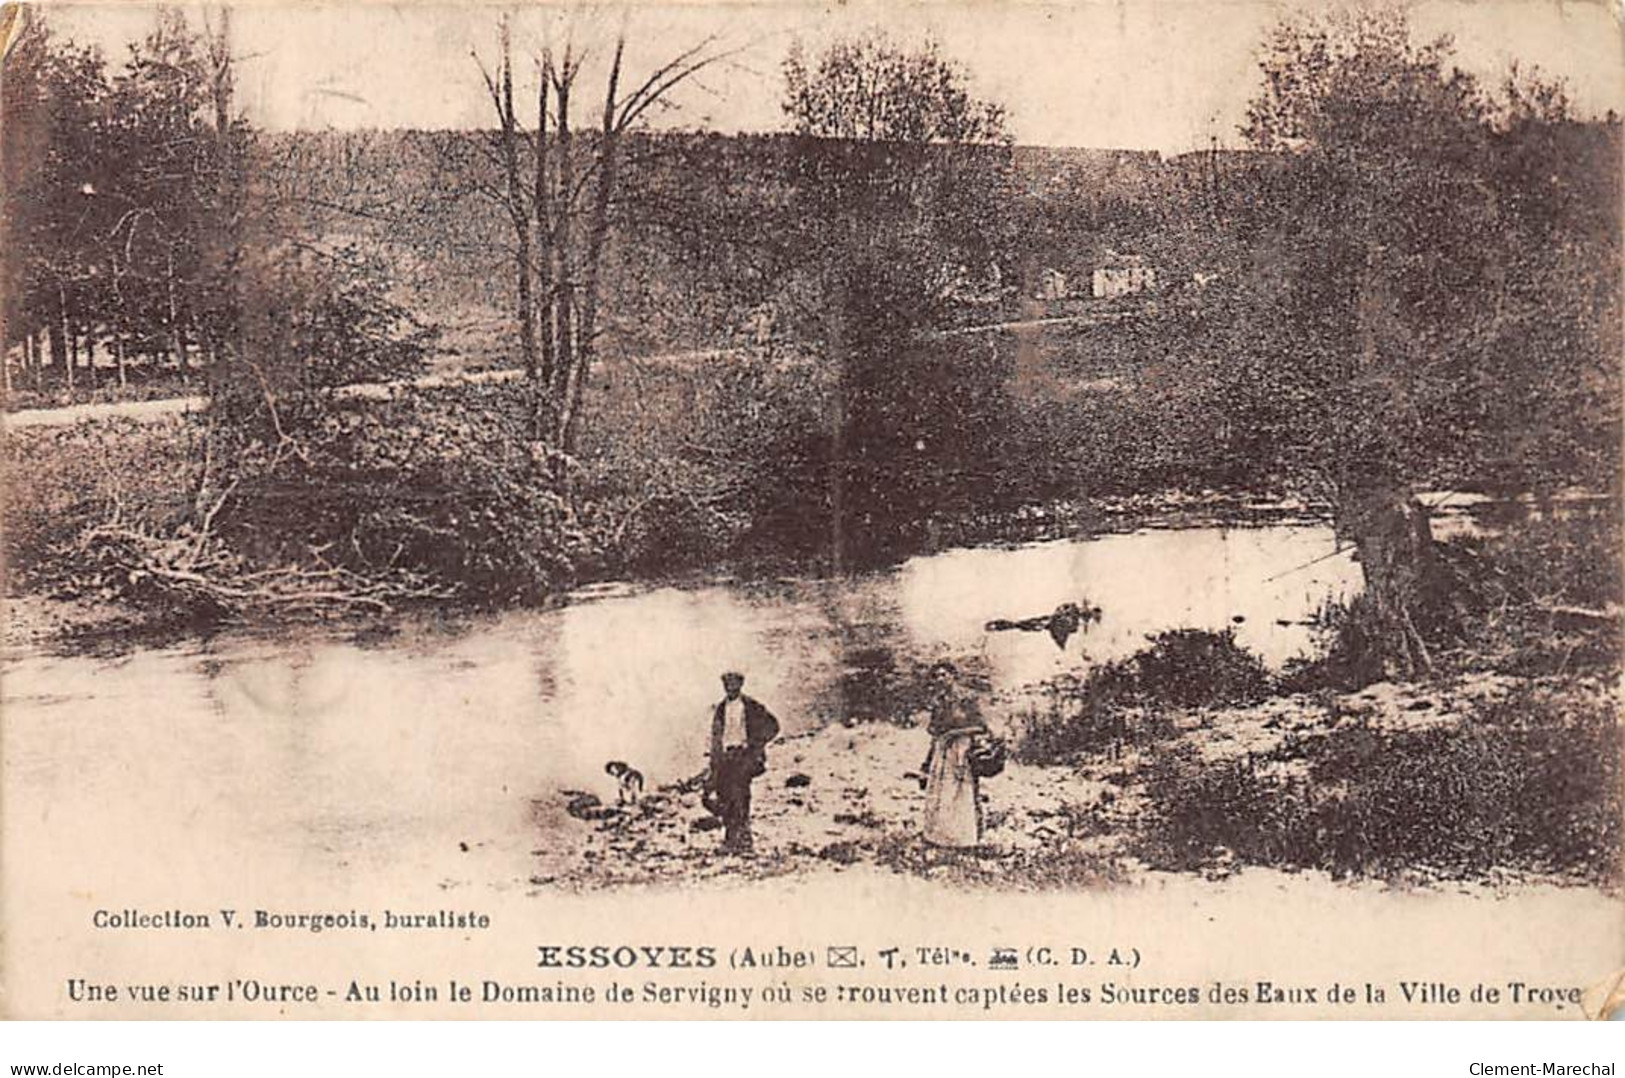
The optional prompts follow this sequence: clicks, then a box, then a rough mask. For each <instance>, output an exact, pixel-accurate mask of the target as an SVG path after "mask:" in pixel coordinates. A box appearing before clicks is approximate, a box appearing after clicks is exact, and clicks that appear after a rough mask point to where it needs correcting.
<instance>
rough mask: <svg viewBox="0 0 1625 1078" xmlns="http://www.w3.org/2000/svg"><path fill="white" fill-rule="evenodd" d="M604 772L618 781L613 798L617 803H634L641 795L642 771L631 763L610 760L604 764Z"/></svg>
mask: <svg viewBox="0 0 1625 1078" xmlns="http://www.w3.org/2000/svg"><path fill="white" fill-rule="evenodd" d="M604 774H606V775H609V776H610V777H611V778H613V779H615V780H616V781H617V782H619V783H620V787H619V789H618V790H617V791H616V798H615V799H616V802H617V803H618V804H622V805H635V804H637V803H638V798H640V797H642V796H643V772H641V771H639V770H638V769H637V768H635V767H633V766H632V765H631V764H628V763H626V762H625V761H623V760H611V761H610V762H609V763H607V764H605V765H604Z"/></svg>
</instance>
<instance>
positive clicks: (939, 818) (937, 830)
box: [921, 662, 987, 848]
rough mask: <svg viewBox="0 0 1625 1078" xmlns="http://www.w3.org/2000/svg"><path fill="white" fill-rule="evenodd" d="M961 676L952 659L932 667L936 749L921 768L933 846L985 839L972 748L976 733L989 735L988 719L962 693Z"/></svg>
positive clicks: (961, 844) (928, 833) (966, 844)
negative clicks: (959, 682) (972, 768)
mask: <svg viewBox="0 0 1625 1078" xmlns="http://www.w3.org/2000/svg"><path fill="white" fill-rule="evenodd" d="M957 674H958V671H957V670H956V669H955V668H954V666H953V664H952V663H948V662H939V663H937V664H936V665H935V666H933V667H932V668H931V679H932V682H933V687H934V688H935V689H936V696H937V699H936V702H935V703H934V704H933V705H932V707H931V726H930V733H931V751H930V754H929V755H927V756H926V758H925V766H924V767H923V768H922V769H921V772H922V774H923V775H924V776H925V778H924V782H925V827H924V833H925V840H926V841H927V842H929V843H931V844H932V845H933V846H947V847H954V848H968V847H973V846H977V845H979V844H980V843H981V841H982V806H981V803H980V801H979V799H978V791H977V782H976V775H975V774H974V773H973V772H972V771H971V767H970V751H971V746H972V745H973V744H974V743H975V741H976V737H977V735H978V734H985V733H987V723H986V722H984V721H983V720H982V716H981V713H980V712H978V711H977V709H976V704H975V702H974V701H972V700H970V699H968V698H965V697H962V696H961V694H960V693H959V691H958V686H957V685H956V684H955V682H956V678H957Z"/></svg>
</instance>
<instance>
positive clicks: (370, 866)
mask: <svg viewBox="0 0 1625 1078" xmlns="http://www.w3.org/2000/svg"><path fill="white" fill-rule="evenodd" d="M1332 550H1333V537H1332V534H1331V531H1330V529H1329V528H1323V527H1312V526H1276V527H1264V528H1233V529H1217V528H1214V529H1183V530H1161V531H1144V532H1138V533H1134V534H1127V535H1111V536H1105V537H1102V538H1098V539H1091V540H1068V541H1058V542H1049V543H1041V544H1034V545H1029V546H1024V547H1019V548H1015V549H965V550H951V551H947V552H944V553H940V554H934V555H930V556H924V557H918V558H915V559H913V560H911V561H909V562H906V563H905V564H903V565H902V566H900V567H898V568H897V569H894V570H891V571H887V572H882V573H875V574H868V575H863V576H859V577H855V578H850V579H845V580H839V581H836V580H786V581H781V582H776V583H768V584H751V585H736V584H714V585H709V586H703V587H695V588H659V589H653V590H642V589H635V588H615V587H605V588H598V589H592V590H590V591H588V592H584V593H582V594H581V595H579V596H578V597H577V598H576V601H574V602H572V603H571V604H570V605H568V606H566V607H563V608H561V609H558V610H552V611H545V612H518V613H513V614H509V615H505V616H502V617H500V618H495V619H469V620H466V621H461V622H459V623H457V624H455V625H453V626H451V627H447V626H445V625H441V624H433V623H429V622H422V623H409V624H408V625H406V626H405V627H404V628H403V630H402V632H401V633H399V634H398V635H396V636H393V637H391V638H389V639H388V640H386V641H384V642H382V643H376V642H375V643H368V644H361V643H356V642H353V641H351V640H348V639H335V638H333V637H331V636H323V635H316V634H305V635H297V636H293V635H290V636H286V637H277V638H267V637H265V636H253V635H225V636H219V637H216V638H213V639H211V640H208V641H200V642H192V643H188V644H184V645H180V646H173V647H163V648H154V649H151V650H143V651H137V652H135V653H132V654H129V655H125V656H121V657H117V658H105V657H59V656H52V655H46V654H40V653H32V652H25V653H21V654H14V655H11V656H8V657H7V659H6V661H5V663H4V667H3V670H4V681H3V686H0V688H3V707H4V715H5V722H4V727H3V749H4V753H3V756H0V765H3V767H4V768H5V771H6V781H5V782H4V784H3V788H4V790H5V794H6V803H5V804H4V806H0V807H3V809H4V824H3V826H4V827H5V829H6V831H7V832H8V838H10V837H11V836H12V835H26V837H27V839H28V840H29V846H30V848H35V847H34V846H33V843H35V842H39V843H44V844H45V848H47V849H52V850H56V851H60V856H61V858H62V863H61V864H59V865H56V866H54V867H55V869H57V870H59V871H60V873H61V876H62V878H63V879H64V880H67V879H74V880H79V881H83V880H85V879H86V878H87V872H88V873H89V878H96V877H102V878H106V879H107V880H110V881H111V880H119V879H131V878H144V877H141V876H134V877H132V876H131V875H130V873H131V872H137V873H141V872H152V871H154V870H161V871H160V875H168V876H171V877H174V876H179V877H181V878H189V879H193V880H195V882H198V883H200V884H201V883H205V882H207V881H209V880H216V879H218V880H222V881H227V880H229V881H231V882H233V883H237V884H241V883H244V882H250V881H251V880H252V877H254V876H255V875H260V876H265V877H268V878H269V877H276V876H278V875H279V874H297V875H298V876H300V877H302V878H306V879H309V878H310V877H311V876H316V877H319V878H322V879H324V880H326V881H327V886H329V887H337V888H339V889H340V891H342V887H343V881H344V880H345V879H347V878H352V877H353V878H357V879H362V878H364V879H366V880H367V881H368V886H367V890H368V891H369V892H370V891H371V890H372V889H373V888H374V887H375V886H376V885H377V882H378V880H379V879H380V878H393V877H395V876H396V874H399V878H400V879H401V880H403V881H405V880H416V881H419V882H420V883H421V881H423V880H425V879H431V880H437V881H441V882H442V886H445V887H454V886H459V885H461V884H463V883H466V882H468V881H470V880H482V881H489V880H492V879H496V880H499V881H501V880H505V881H508V883H509V884H513V885H518V884H520V883H521V882H522V880H523V878H524V867H525V854H526V852H527V851H528V850H529V849H530V848H531V847H532V846H534V844H535V843H536V842H537V841H539V839H538V837H537V836H536V834H535V829H534V827H533V825H532V823H531V818H530V808H529V802H530V799H531V798H532V797H537V796H542V795H546V794H548V793H550V792H552V791H553V790H556V789H557V788H558V787H560V786H580V787H584V788H588V789H594V790H597V791H599V792H600V793H608V792H609V791H608V787H607V784H608V781H609V780H608V779H606V778H605V776H604V775H603V771H602V768H603V764H604V761H606V760H609V759H624V760H629V761H632V762H633V763H634V764H635V765H636V766H638V767H640V768H641V769H643V771H644V772H645V773H646V774H647V775H648V776H649V779H650V781H651V782H656V783H658V782H661V781H667V780H670V779H673V778H677V777H681V776H683V775H688V774H692V773H694V772H695V771H696V770H698V768H699V766H700V763H701V759H702V756H703V753H704V751H705V742H706V737H707V733H708V729H709V711H708V706H709V704H710V702H712V701H713V700H714V698H715V697H716V696H717V694H718V686H717V674H718V673H719V672H720V671H721V670H723V669H725V668H729V667H738V668H740V669H742V670H744V671H745V672H746V673H747V674H748V677H749V682H748V684H747V686H746V691H748V692H750V693H752V694H753V695H756V696H758V697H759V698H760V699H762V700H763V701H765V702H767V703H768V704H769V705H770V706H771V707H773V708H774V710H775V711H776V712H777V713H778V714H779V715H780V716H781V718H783V719H784V720H785V722H786V725H787V726H788V727H790V728H791V729H805V728H808V727H810V726H813V725H816V724H818V723H820V722H824V721H828V720H830V719H832V718H839V717H840V715H839V712H840V710H841V707H842V704H841V701H842V699H843V698H844V697H843V696H842V694H841V692H840V691H839V686H840V684H841V681H842V679H843V677H847V676H849V675H850V671H851V668H852V665H853V662H854V656H856V655H863V656H867V657H868V658H867V659H866V660H865V661H872V660H873V656H875V655H877V654H878V655H882V656H885V657H887V658H888V659H890V660H894V661H895V662H896V663H897V664H898V665H899V666H904V665H907V664H908V663H909V662H915V661H922V662H923V661H929V660H931V659H934V658H937V657H941V656H947V657H954V658H959V659H968V660H975V661H977V662H978V664H979V665H980V666H982V667H983V668H984V669H986V670H987V671H988V673H989V676H990V678H991V680H992V681H993V683H994V685H995V687H997V688H1009V687H1017V686H1020V685H1022V684H1024V683H1031V682H1035V681H1039V680H1042V679H1045V678H1048V677H1052V676H1054V675H1056V674H1058V673H1063V672H1069V671H1070V672H1081V671H1083V670H1084V669H1086V668H1087V667H1088V665H1089V664H1090V663H1093V662H1099V661H1101V660H1105V659H1111V658H1116V657H1120V656H1123V655H1127V654H1130V653H1132V652H1133V651H1135V650H1137V649H1138V648H1139V647H1141V646H1142V645H1143V643H1144V638H1145V635H1146V634H1148V633H1153V632H1157V631H1160V630H1163V629H1169V628H1177V627H1199V628H1208V629H1222V628H1225V627H1227V626H1233V627H1234V628H1235V629H1236V635H1237V638H1238V640H1239V642H1240V643H1241V644H1243V645H1244V646H1246V647H1248V648H1251V649H1252V650H1254V651H1255V652H1257V653H1258V654H1260V655H1262V656H1263V657H1264V658H1265V660H1266V661H1267V662H1269V663H1271V664H1273V665H1277V666H1279V665H1280V664H1281V663H1283V662H1285V661H1286V660H1287V659H1288V658H1290V657H1292V656H1294V655H1298V654H1304V653H1306V652H1308V651H1309V649H1310V648H1311V647H1312V645H1313V641H1312V639H1311V636H1310V633H1309V630H1307V629H1306V628H1304V627H1303V626H1302V625H1300V624H1286V625H1283V624H1279V622H1283V621H1284V622H1292V623H1296V622H1299V621H1301V620H1302V619H1303V618H1304V617H1305V616H1306V615H1307V614H1309V613H1310V612H1311V611H1313V610H1314V609H1315V608H1316V607H1318V606H1319V605H1320V604H1321V603H1322V602H1324V601H1325V600H1326V599H1328V598H1337V597H1345V596H1347V595H1348V594H1350V593H1351V592H1352V591H1353V590H1354V589H1355V588H1357V587H1358V581H1359V567H1358V565H1356V564H1354V563H1353V562H1352V561H1351V559H1350V558H1349V556H1348V555H1347V554H1338V555H1335V556H1332V557H1328V558H1324V560H1320V561H1318V562H1317V561H1315V559H1317V558H1322V557H1323V556H1324V555H1327V554H1329V553H1330V552H1331V551H1332ZM1310 562H1314V564H1307V563H1310ZM1068 600H1070V601H1085V600H1086V601H1088V602H1090V603H1093V604H1095V605H1096V606H1099V607H1100V608H1101V610H1102V611H1103V616H1102V620H1101V621H1100V623H1099V624H1097V625H1094V626H1092V627H1091V628H1090V630H1089V631H1088V632H1087V633H1084V634H1082V635H1080V636H1077V637H1074V638H1073V639H1072V640H1071V641H1070V643H1069V644H1068V646H1067V648H1066V649H1065V650H1064V651H1063V650H1059V649H1057V648H1056V646H1055V645H1054V643H1053V642H1051V640H1050V639H1049V637H1048V636H1047V635H1046V634H1044V633H1041V632H1034V633H1023V632H998V633H989V632H987V631H985V629H984V626H985V624H986V623H987V622H988V621H989V620H990V619H993V618H1005V619H1010V620H1016V619H1020V618H1025V617H1032V616H1035V615H1041V614H1044V613H1047V612H1048V611H1050V610H1053V609H1054V608H1055V606H1056V605H1057V604H1059V603H1061V602H1063V601H1068ZM1237 617H1240V618H1242V619H1243V620H1242V621H1240V622H1235V621H1234V620H1233V619H1235V618H1237ZM177 835H181V836H186V841H184V842H179V843H178V842H176V841H174V836H177ZM462 845H468V846H469V847H470V849H469V850H468V851H463V850H462ZM8 847H9V843H8ZM10 848H20V847H10ZM92 849H93V850H97V851H98V857H99V860H100V862H101V863H99V864H98V865H96V866H85V865H82V864H75V863H73V862H75V861H76V858H75V853H74V851H80V850H92ZM492 859H495V861H496V862H497V863H496V864H494V865H493V864H490V863H486V864H483V865H481V864H480V862H490V861H492ZM476 866H478V867H476ZM52 867H53V866H50V865H42V866H41V869H42V870H43V871H46V872H49V871H50V870H51V869H52ZM267 882H269V880H268V881H267ZM498 885H499V886H503V885H504V884H500V883H499V884H498ZM329 893H331V892H329Z"/></svg>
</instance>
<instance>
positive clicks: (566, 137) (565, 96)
mask: <svg viewBox="0 0 1625 1078" xmlns="http://www.w3.org/2000/svg"><path fill="white" fill-rule="evenodd" d="M564 63H565V77H564V78H562V79H561V80H560V81H559V83H558V85H557V86H556V87H554V89H555V90H556V91H557V93H556V97H557V99H558V112H559V117H558V146H557V149H558V155H559V210H558V224H557V227H556V228H555V230H554V237H553V245H552V246H553V251H552V253H553V256H554V263H553V269H552V272H551V274H550V276H551V278H552V280H553V285H554V287H555V288H556V289H557V299H556V302H555V306H554V312H553V318H554V323H553V325H554V341H553V363H554V372H553V384H552V386H551V387H550V394H549V396H550V398H551V399H550V408H551V415H550V417H549V418H550V426H551V427H552V429H551V430H550V431H549V432H548V440H549V441H551V442H553V443H554V444H555V445H557V444H558V442H559V439H560V437H561V436H562V434H563V431H562V430H560V429H559V424H560V423H561V422H562V421H563V419H564V409H565V401H566V400H567V399H568V397H567V395H566V394H567V391H568V387H569V384H570V379H571V377H572V374H573V371H574V369H575V365H576V358H577V357H576V338H575V313H576V292H575V269H574V265H573V259H572V257H571V245H572V244H573V243H574V242H575V235H574V227H573V226H574V221H573V216H574V208H573V206H572V201H573V197H574V194H575V147H574V145H573V141H574V133H573V132H572V131H571V129H570V89H571V87H570V80H571V78H572V77H573V73H574V70H575V69H574V68H572V67H571V66H570V57H569V55H568V53H567V54H566V55H565V58H564ZM561 467H562V464H561Z"/></svg>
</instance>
